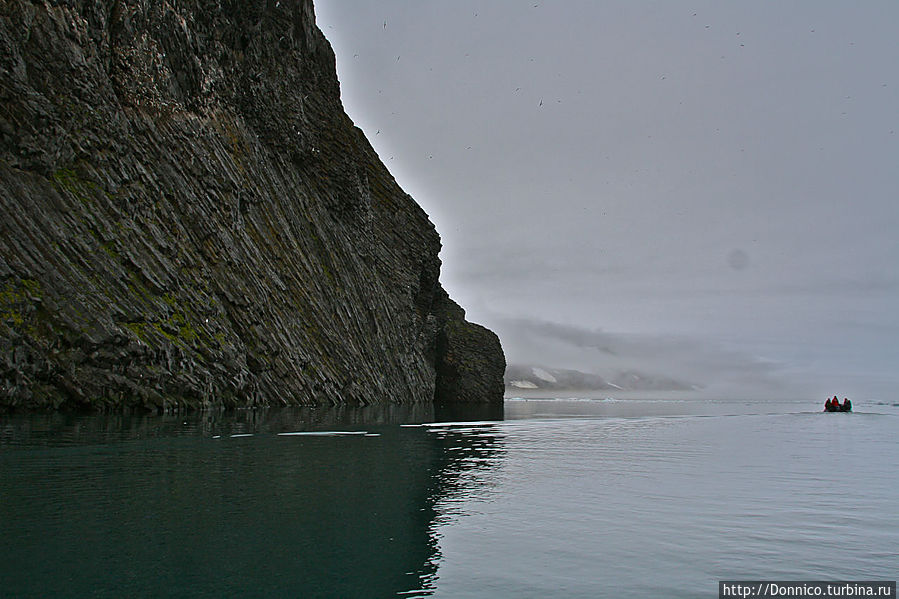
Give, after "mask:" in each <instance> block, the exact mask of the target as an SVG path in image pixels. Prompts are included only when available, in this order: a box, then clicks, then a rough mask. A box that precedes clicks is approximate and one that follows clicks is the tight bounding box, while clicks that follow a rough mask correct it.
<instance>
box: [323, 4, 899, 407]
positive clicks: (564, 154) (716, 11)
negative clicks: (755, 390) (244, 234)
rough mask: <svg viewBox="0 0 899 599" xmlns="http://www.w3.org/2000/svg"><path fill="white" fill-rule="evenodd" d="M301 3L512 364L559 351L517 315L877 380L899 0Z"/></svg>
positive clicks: (894, 335)
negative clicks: (531, 334)
mask: <svg viewBox="0 0 899 599" xmlns="http://www.w3.org/2000/svg"><path fill="white" fill-rule="evenodd" d="M316 13H317V18H318V23H319V26H320V27H321V28H322V30H323V31H324V32H325V35H326V36H327V37H328V39H329V40H330V41H331V43H332V44H333V46H334V49H335V52H336V53H337V67H338V73H339V76H340V80H341V85H342V94H343V101H344V105H345V107H346V109H347V112H348V113H349V114H350V116H351V117H352V118H353V120H354V121H355V122H356V124H357V125H359V126H360V127H361V128H362V129H363V130H364V131H365V132H366V135H367V136H368V138H369V140H370V141H371V142H372V144H373V145H374V147H375V149H376V150H377V151H378V153H379V154H380V156H381V158H382V159H383V160H384V162H385V163H386V164H387V165H388V167H389V168H390V170H391V172H392V173H393V174H394V175H395V176H396V178H397V180H398V182H399V183H400V185H401V186H402V187H403V188H404V189H405V190H406V191H407V192H409V193H410V194H411V195H412V196H413V197H414V198H415V199H416V200H417V201H418V202H419V203H420V204H421V205H422V206H423V207H424V209H425V210H426V211H427V212H428V214H430V215H431V218H432V220H433V221H434V223H435V224H436V226H437V229H438V231H439V232H440V234H441V236H442V238H443V242H444V250H443V253H442V258H443V261H444V268H443V276H442V279H443V281H444V285H445V286H446V287H447V289H448V290H449V292H450V294H451V295H452V296H453V297H454V298H456V299H457V300H458V301H459V302H460V303H461V304H462V305H463V306H464V307H465V308H466V309H467V310H468V314H469V317H470V318H471V319H473V320H476V321H479V322H482V323H484V324H486V325H488V326H493V327H495V328H497V329H498V330H499V332H500V333H501V335H502V337H503V340H504V345H505V347H506V350H507V353H508V354H509V357H510V359H512V360H516V359H525V358H529V357H530V356H533V355H534V354H535V353H539V352H540V350H541V349H545V350H546V351H547V352H548V355H547V357H546V359H545V362H547V365H549V366H556V367H567V366H572V364H570V363H554V362H557V361H562V360H565V361H567V362H571V361H573V360H575V358H574V357H572V356H573V354H570V353H568V354H566V353H565V352H555V353H552V355H549V352H550V350H551V349H552V346H553V343H546V344H545V345H541V343H539V342H537V341H534V340H533V339H532V340H531V341H527V340H526V339H524V337H526V336H523V335H518V334H515V331H514V328H515V326H513V324H512V323H515V322H517V323H518V324H519V325H522V323H524V322H527V321H530V322H538V323H555V324H558V325H561V326H565V327H578V328H581V329H583V330H585V331H586V332H587V333H590V334H600V333H602V332H606V333H607V334H609V335H612V336H613V337H614V336H619V337H618V338H633V336H638V337H639V338H640V339H641V342H640V345H642V346H647V347H648V346H650V345H652V339H658V340H659V345H660V346H664V347H671V346H670V340H671V339H672V338H677V339H680V340H681V341H682V342H683V347H684V348H688V347H689V348H694V350H695V349H696V348H698V347H701V348H702V351H698V350H697V351H693V350H690V351H693V353H695V354H696V355H703V356H712V355H716V354H717V355H726V356H729V357H730V358H731V363H732V364H738V363H739V362H741V361H743V360H744V359H745V364H746V368H747V370H746V372H754V369H756V368H758V365H759V364H768V365H774V366H775V367H776V368H774V369H776V370H777V371H778V372H779V375H780V376H782V377H783V379H784V380H787V381H791V382H794V383H797V382H804V383H810V384H808V385H805V386H804V387H803V385H799V386H800V387H803V388H805V389H808V392H809V393H827V392H829V389H831V388H834V385H835V386H836V388H835V390H834V391H833V392H834V393H842V394H850V393H856V394H864V393H883V389H884V383H885V382H886V384H887V386H888V385H889V384H891V382H892V383H895V382H896V379H897V376H899V309H897V307H899V234H897V231H899V203H897V200H899V193H897V191H899V67H897V65H899V42H897V39H899V37H897V36H896V31H897V29H899V3H897V2H895V0H884V1H865V2H860V3H849V2H830V1H822V0H809V1H794V2H748V1H746V2H717V1H716V2H670V1H665V2H661V1H660V2H635V1H623V0H622V1H616V2H607V1H598V0H592V1H575V0H564V1H561V0H559V1H549V2H547V1H542V0H533V1H531V2H510V1H497V0H493V1H490V2H486V1H481V2H473V1H466V0H461V1H460V0H454V1H452V2H448V1H447V2H419V1H414V2H413V1H400V0H381V1H378V2H370V1H362V0H318V1H317V2H316ZM524 328H527V327H526V326H525V327H524ZM537 328H538V329H539V327H537ZM532 329H533V327H532ZM534 330H536V329H534ZM557 341H558V340H557ZM666 344H667V345H666ZM685 351H686V349H685ZM635 359H636V357H635ZM597 360H598V358H597ZM714 362H715V360H710V361H709V364H710V368H717V366H720V365H716V364H713V363H714ZM672 363H674V362H672ZM723 370H726V369H722V371H723ZM875 383H877V384H875ZM888 388H889V387H888ZM892 388H895V387H892Z"/></svg>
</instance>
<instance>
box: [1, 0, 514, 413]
mask: <svg viewBox="0 0 899 599" xmlns="http://www.w3.org/2000/svg"><path fill="white" fill-rule="evenodd" d="M0 210H2V218H0V356H2V357H0V360H2V361H0V407H17V408H36V407H67V406H71V407H77V406H89V407H108V406H115V407H118V406H142V407H146V408H150V409H164V408H169V407H176V406H194V407H198V406H216V405H224V406H255V405H285V404H315V403H341V402H348V403H377V402H413V401H432V400H435V399H436V400H438V401H443V402H452V401H477V402H486V401H501V400H502V393H503V382H502V375H503V370H504V367H505V361H504V359H503V354H502V349H501V347H500V344H499V340H498V339H497V338H496V336H495V335H494V334H493V333H492V332H490V331H488V330H487V329H485V328H483V327H480V326H478V325H474V324H471V323H468V322H467V321H465V319H464V312H463V311H462V309H461V308H459V307H458V306H457V305H456V304H455V303H454V302H453V301H452V300H450V298H449V297H448V296H447V294H446V292H445V291H444V290H443V288H442V287H441V286H440V283H439V280H438V276H439V270H440V261H439V259H438V252H439V250H440V240H439V237H438V235H437V232H436V231H435V229H434V226H433V225H432V223H431V222H430V221H429V219H428V217H427V215H426V214H425V213H424V212H423V211H422V210H421V208H420V207H419V206H418V205H417V204H416V203H415V202H414V201H413V199H412V198H411V197H409V196H408V195H407V194H405V193H404V192H403V191H402V190H401V189H400V188H399V186H398V185H397V184H396V182H395V181H394V179H393V177H392V176H391V175H390V173H389V172H388V171H387V169H386V168H385V167H384V165H383V164H382V163H381V161H380V160H379V159H378V157H377V155H376V154H375V152H374V151H373V150H372V148H371V146H370V145H369V143H368V141H367V140H366V139H365V137H364V135H363V134H362V132H361V131H360V130H359V129H358V128H356V127H354V126H353V124H352V122H351V121H350V119H349V118H348V117H347V115H346V114H345V113H344V111H343V108H342V105H341V103H340V92H339V84H338V81H337V77H336V71H335V60H334V54H333V51H332V50H331V47H330V45H329V44H328V42H327V41H326V40H325V38H324V36H323V35H322V33H321V32H320V31H319V30H318V28H317V27H316V26H315V19H314V13H313V7H312V2H311V0H302V1H288V0H281V1H280V2H278V1H275V0H268V1H266V0H255V1H252V2H246V1H243V0H220V1H212V0H210V1H203V0H194V1H179V2H165V1H163V2H140V1H137V0H100V1H90V2H88V1H78V0H68V1H65V0H58V1H49V2H38V1H28V0H0Z"/></svg>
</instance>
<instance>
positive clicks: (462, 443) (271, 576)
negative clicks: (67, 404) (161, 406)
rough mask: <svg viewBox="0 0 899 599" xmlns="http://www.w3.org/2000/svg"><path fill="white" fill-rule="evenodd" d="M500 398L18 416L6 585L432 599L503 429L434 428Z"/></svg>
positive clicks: (2, 515) (2, 470)
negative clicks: (455, 527)
mask: <svg viewBox="0 0 899 599" xmlns="http://www.w3.org/2000/svg"><path fill="white" fill-rule="evenodd" d="M501 409H502V408H501V407H500V408H499V410H500V411H499V412H498V413H497V411H496V410H495V409H494V411H492V412H486V413H485V412H484V411H483V408H481V409H480V411H477V412H474V413H471V412H468V413H464V412H463V411H460V410H461V408H458V407H456V408H454V410H450V411H447V410H442V409H439V408H433V407H431V406H385V407H367V408H336V409H317V410H313V409H289V410H288V409H284V410H260V411H239V412H232V413H222V412H212V413H199V414H189V415H168V416H136V415H132V416H121V415H120V416H115V415H96V416H85V415H61V414H49V415H6V416H2V417H0V480H2V481H3V485H2V488H0V536H2V537H3V538H4V539H7V540H8V542H7V543H4V545H3V548H2V549H0V580H3V585H4V594H6V593H9V595H10V596H16V597H44V596H97V597H111V596H116V597H119V596H129V595H132V596H153V595H159V596H173V597H198V596H200V597H202V596H217V597H218V596H235V595H257V596H284V597H287V596H291V597H296V596H303V597H334V596H340V597H386V596H392V595H396V594H404V595H409V594H418V595H427V594H429V593H430V592H431V590H430V589H431V587H432V586H433V585H432V582H431V581H433V580H434V578H435V575H436V569H437V565H438V562H439V553H438V541H439V539H438V538H437V537H436V535H435V530H437V527H436V526H435V522H436V520H437V518H438V516H437V513H436V511H435V505H436V504H437V503H438V502H441V501H444V500H445V499H446V498H447V497H452V496H453V494H454V493H456V492H458V491H459V489H460V487H465V488H466V491H465V492H466V493H469V492H475V490H474V489H473V488H469V487H472V486H476V485H477V482H478V479H477V477H472V476H471V474H472V473H473V472H476V471H478V470H479V469H484V468H491V467H494V465H495V463H496V461H497V459H499V457H500V456H501V455H502V438H501V436H500V435H499V434H493V433H492V432H491V425H490V424H482V425H477V434H473V433H472V430H473V429H472V426H474V425H466V426H462V425H452V426H434V425H429V426H419V425H420V424H422V423H434V422H435V421H446V420H452V421H454V422H461V421H464V420H469V419H472V420H477V421H485V420H487V421H495V420H498V419H501V417H502V413H501ZM410 424H411V425H416V426H402V425H410ZM283 433H317V434H300V435H293V434H287V435H286V434H283ZM328 433H352V434H339V435H338V434H328Z"/></svg>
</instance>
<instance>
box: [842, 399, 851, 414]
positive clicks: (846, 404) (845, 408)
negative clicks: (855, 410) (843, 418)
mask: <svg viewBox="0 0 899 599" xmlns="http://www.w3.org/2000/svg"><path fill="white" fill-rule="evenodd" d="M840 410H841V411H843V412H851V411H852V402H851V401H849V398H848V397H844V398H843V405H842V406H840Z"/></svg>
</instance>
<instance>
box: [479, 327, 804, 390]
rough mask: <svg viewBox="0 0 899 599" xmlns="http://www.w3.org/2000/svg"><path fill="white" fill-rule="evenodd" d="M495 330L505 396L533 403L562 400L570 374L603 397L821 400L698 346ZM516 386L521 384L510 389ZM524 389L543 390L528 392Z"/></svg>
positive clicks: (677, 340) (737, 355) (559, 331)
mask: <svg viewBox="0 0 899 599" xmlns="http://www.w3.org/2000/svg"><path fill="white" fill-rule="evenodd" d="M490 324H491V326H492V327H493V328H494V330H496V331H497V333H498V334H499V335H500V338H501V339H502V341H503V347H504V348H505V351H506V359H507V362H508V363H509V364H510V367H509V375H508V376H507V395H512V396H522V397H528V396H531V397H533V396H537V395H540V394H541V393H545V391H552V393H551V394H552V395H553V396H556V395H559V394H560V393H561V394H563V395H564V394H565V391H566V389H564V388H563V387H564V384H563V383H564V381H565V380H566V378H568V377H572V376H576V375H575V374H574V373H568V372H566V371H578V372H580V373H584V374H588V375H595V376H597V377H601V379H602V380H603V381H605V382H606V383H609V385H607V386H606V385H602V384H601V383H600V384H596V385H592V386H589V385H588V389H589V388H592V390H593V391H596V392H599V394H598V395H597V393H593V395H597V396H607V395H614V396H615V397H625V396H640V397H647V396H673V395H674V394H677V395H678V396H684V395H689V396H690V397H710V398H756V397H770V398H772V399H784V398H791V397H797V396H799V397H805V396H810V397H815V396H817V395H818V394H820V392H819V391H818V390H817V389H816V385H809V384H808V382H807V381H797V380H793V379H794V377H793V375H791V373H790V372H789V371H788V369H787V368H786V367H785V366H784V365H782V364H777V363H774V362H770V361H766V360H763V359H761V358H759V357H756V356H752V355H749V354H745V353H742V352H740V351H737V350H734V349H729V348H725V347H723V346H722V345H720V344H718V343H715V342H713V341H708V340H703V339H699V338H688V337H685V336H673V335H656V336H654V335H646V334H620V333H611V332H607V331H603V330H600V329H588V328H581V327H577V326H571V325H565V324H560V323H555V322H549V321H544V320H533V319H525V318H500V319H497V320H496V321H494V322H491V323H490ZM529 370H530V373H531V376H530V377H528V376H527V375H528V371H529ZM534 371H536V372H534ZM547 375H549V376H547ZM577 378H579V379H583V378H584V377H577ZM587 378H588V379H589V377H587ZM553 379H557V380H553ZM512 381H521V383H519V384H518V385H513V386H511V387H510V386H509V383H510V382H512ZM525 381H534V382H535V383H536V384H538V385H540V386H541V387H542V389H529V388H528V386H529V385H528V384H527V383H526V382H525ZM629 383H630V384H629ZM616 387H621V388H620V389H616ZM588 389H583V388H582V389H568V390H567V391H568V392H569V393H572V394H576V393H577V392H578V391H584V390H588ZM582 395H583V394H582ZM587 395H590V394H589V393H587Z"/></svg>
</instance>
